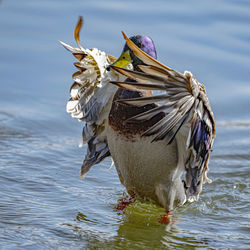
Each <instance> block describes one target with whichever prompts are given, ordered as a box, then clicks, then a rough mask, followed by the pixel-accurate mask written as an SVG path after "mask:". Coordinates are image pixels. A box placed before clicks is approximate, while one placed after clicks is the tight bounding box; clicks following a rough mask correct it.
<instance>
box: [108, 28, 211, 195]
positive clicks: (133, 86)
mask: <svg viewBox="0 0 250 250" xmlns="http://www.w3.org/2000/svg"><path fill="white" fill-rule="evenodd" d="M123 35H124V37H125V39H126V41H127V44H128V46H129V47H130V49H131V50H132V51H133V52H134V54H135V55H136V56H137V57H138V58H139V59H140V60H142V61H143V62H144V63H145V64H146V65H140V66H139V68H140V69H141V71H142V72H135V71H131V70H126V69H121V68H117V67H112V68H113V69H114V70H115V71H117V72H119V73H121V74H123V75H125V76H126V77H128V78H129V79H133V80H135V81H136V82H132V81H125V82H121V81H120V82H119V81H112V83H113V84H115V85H117V86H119V87H122V88H126V89H130V90H136V91H141V90H145V89H146V90H157V91H160V92H161V94H160V95H154V96H153V97H141V98H135V99H125V100H124V99H123V100H120V101H119V102H122V103H124V104H128V105H135V106H143V105H146V104H150V103H157V104H158V105H157V106H156V107H155V108H153V109H151V110H149V111H146V112H143V113H141V114H139V115H136V116H134V117H132V118H131V119H129V121H128V122H139V121H141V122H143V121H144V120H148V119H150V118H152V117H154V116H155V115H157V114H158V113H159V112H164V113H165V116H164V117H163V118H162V119H161V120H160V121H159V122H157V123H156V124H154V125H153V126H152V127H150V128H149V129H148V130H147V131H145V132H144V134H143V135H144V136H149V135H151V136H154V137H153V138H154V139H153V141H158V140H163V139H164V140H166V142H167V143H168V144H169V143H171V142H172V141H173V139H174V138H175V137H176V134H177V133H178V131H179V130H180V129H181V128H184V127H188V130H187V131H188V132H187V133H186V148H185V152H180V153H181V154H182V155H185V164H186V166H185V167H186V171H187V174H186V188H187V194H188V196H189V197H191V196H192V197H195V196H196V197H198V195H199V193H200V191H201V188H202V183H203V182H206V181H209V179H208V178H207V177H206V173H207V170H208V160H209V156H210V151H211V148H212V145H213V141H214V138H215V122H214V116H213V112H212V110H211V107H210V104H209V101H208V98H207V96H206V91H205V87H204V86H203V85H202V84H200V83H199V82H198V81H197V80H196V78H195V77H194V76H193V75H192V73H190V72H188V71H185V72H184V74H181V73H179V72H177V71H175V70H173V69H171V68H169V67H167V66H165V65H163V64H161V63H160V62H158V61H157V60H155V59H154V58H152V57H150V56H149V55H148V54H146V53H145V52H143V51H142V50H141V49H140V48H138V47H137V46H136V45H135V44H134V43H133V42H132V41H131V40H130V39H128V38H127V37H126V35H125V34H124V33H123Z"/></svg>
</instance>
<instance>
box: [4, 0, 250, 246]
mask: <svg viewBox="0 0 250 250" xmlns="http://www.w3.org/2000/svg"><path fill="white" fill-rule="evenodd" d="M79 15H83V16H84V18H85V26H84V29H83V31H82V34H81V39H82V43H83V45H84V46H86V47H98V48H100V49H102V50H105V51H107V52H109V53H111V54H113V55H115V56H118V55H119V53H120V51H121V48H122V44H123V38H122V36H121V33H120V31H121V30H124V31H125V32H126V33H127V34H128V35H132V34H136V33H144V34H148V35H150V36H151V37H152V38H153V39H154V41H155V44H156V47H157V51H158V56H159V59H160V60H161V61H163V62H164V63H167V64H168V65H169V66H171V67H173V68H175V69H178V70H179V71H184V70H185V69H187V70H190V71H192V72H193V73H194V74H195V75H196V77H197V78H198V79H199V80H200V81H201V82H204V83H205V84H206V88H207V92H208V95H209V98H210V101H211V105H212V108H213V110H214V113H215V117H216V121H217V137H216V141H215V145H214V151H213V154H212V158H211V161H210V169H211V170H210V172H209V176H210V177H211V178H212V179H213V183H212V184H210V185H205V186H204V191H203V193H202V195H201V197H200V200H199V201H198V202H196V203H193V204H187V205H185V206H183V207H180V208H178V209H176V210H175V211H174V215H173V218H174V221H173V222H172V223H171V224H169V225H161V224H159V223H158V219H159V217H160V215H161V214H162V213H163V212H164V210H163V209H161V208H159V207H157V206H155V205H153V204H148V203H146V204H145V203H139V202H136V203H135V204H133V205H131V206H130V207H128V209H127V210H126V212H125V213H119V212H117V211H116V210H115V206H116V204H117V203H118V200H119V199H120V198H121V197H123V193H124V191H125V189H124V188H123V187H122V186H121V184H120V182H119V180H118V177H117V174H116V172H115V170H114V168H112V169H109V166H110V160H105V161H104V162H102V163H101V164H99V165H98V166H95V167H93V168H92V169H91V171H90V172H89V174H88V175H87V177H86V179H85V180H84V181H81V180H80V178H79V170H80V165H81V162H82V159H83V155H84V152H85V148H83V149H82V148H78V146H77V145H78V142H79V138H80V133H81V126H82V125H81V124H80V123H78V122H77V121H75V120H73V119H71V118H70V117H69V115H68V114H66V112H65V104H66V101H67V99H68V88H69V86H70V85H71V83H72V80H71V74H72V73H73V72H74V68H73V66H72V62H73V59H72V57H71V55H70V54H69V53H68V52H66V51H65V50H64V49H63V48H62V47H61V46H60V44H59V43H58V41H57V40H59V39H60V40H62V41H65V42H68V43H72V44H73V28H74V26H75V24H76V21H77V18H78V16H79ZM249 24H250V3H249V1H243V0H241V1H236V0H235V1H226V0H225V1H215V0H214V1H194V0H192V1H188V2H184V1H175V2H167V1H163V0H162V1H160V0H157V1H153V2H152V1H137V2H134V1H132V0H130V1H115V0H109V1H88V0H84V1H80V0H78V1H66V0H61V1H48V0H44V1H31V0H26V1H20V0H19V1H17V0H16V1H15V0H8V1H7V0H3V1H1V2H0V79H1V81H0V84H1V91H0V156H1V157H0V197H1V198H0V248H2V249H48V248H51V249H69V248H70V249H85V248H88V249H95V248H108V249H115V248H117V249H123V248H133V249H141V248H148V249H157V248H161V249H162V248H168V249H176V248H186V249H201V248H208V249H217V248H220V249H225V248H230V249H240V248H242V249H246V248H249V245H248V243H249V238H250V237H249V232H250V230H249V224H250V220H249V198H250V196H249V174H250V171H249V165H250V112H249V106H250V83H249V79H250V74H249V72H250V29H249Z"/></svg>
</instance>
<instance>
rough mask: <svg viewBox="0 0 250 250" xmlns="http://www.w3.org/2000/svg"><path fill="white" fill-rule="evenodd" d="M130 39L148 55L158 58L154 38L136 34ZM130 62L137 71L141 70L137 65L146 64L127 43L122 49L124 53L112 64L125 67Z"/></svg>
mask: <svg viewBox="0 0 250 250" xmlns="http://www.w3.org/2000/svg"><path fill="white" fill-rule="evenodd" d="M130 40H131V41H132V42H133V43H134V44H135V45H136V46H138V47H139V48H140V49H141V50H143V51H144V52H146V53H147V54H148V55H150V56H152V57H153V58H155V59H157V54H156V50H155V45H154V42H153V40H152V39H151V38H150V37H148V36H143V35H136V36H132V37H130ZM130 63H131V64H132V65H133V68H134V70H137V71H139V69H138V67H137V66H138V65H143V64H144V63H143V62H142V61H141V60H140V59H139V58H137V57H136V56H135V54H134V53H133V52H132V50H131V49H130V48H129V47H128V45H127V44H125V45H124V47H123V50H122V54H121V55H120V57H119V58H118V59H117V60H116V61H115V62H114V63H113V64H112V65H113V66H116V67H120V68H125V67H126V66H127V65H129V64H130ZM107 69H108V68H107Z"/></svg>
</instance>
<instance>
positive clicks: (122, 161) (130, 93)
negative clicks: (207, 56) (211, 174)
mask: <svg viewBox="0 0 250 250" xmlns="http://www.w3.org/2000/svg"><path fill="white" fill-rule="evenodd" d="M81 26H82V19H81V18H80V19H79V21H78V24H77V26H76V28H75V39H76V42H77V44H78V45H79V48H74V47H72V46H70V45H67V44H65V43H63V42H61V43H62V45H63V46H64V47H65V48H66V49H68V50H69V51H70V52H71V53H72V54H73V55H74V56H75V57H76V58H77V59H78V60H79V62H76V63H74V65H75V66H76V67H77V69H78V70H79V71H78V72H76V73H75V74H73V80H74V83H73V85H72V86H71V88H70V99H69V101H68V103H67V108H66V110H67V112H68V113H70V114H71V115H72V117H75V118H78V119H79V120H80V121H84V122H85V125H84V128H83V132H82V143H83V144H85V143H87V145H88V149H87V154H86V157H85V159H84V162H83V165H82V168H81V176H82V177H84V176H85V175H86V173H87V172H88V171H89V169H90V168H91V166H93V165H95V164H98V163H99V162H101V161H102V160H103V159H104V158H106V157H112V159H113V161H114V164H115V167H116V170H117V172H118V175H119V178H120V181H121V183H122V184H123V185H124V186H125V187H126V189H127V191H128V193H129V194H130V195H131V196H132V197H136V198H137V199H142V200H151V201H154V202H156V203H158V204H159V205H161V206H162V207H164V208H165V209H166V210H172V209H173V208H174V207H176V206H178V205H182V204H184V203H185V202H186V201H190V202H192V201H194V200H197V199H198V197H199V194H200V192H201V191H202V185H203V183H205V182H211V180H210V179H209V178H208V177H207V171H208V161H209V158H210V153H211V149H212V145H213V141H214V138H215V122H214V115H213V112H212V109H211V107H210V104H209V101H208V98H207V95H206V91H205V87H204V85H203V84H201V83H199V82H198V81H197V80H196V78H195V77H194V75H193V74H192V73H191V72H188V71H185V72H184V74H182V73H179V72H177V71H175V70H173V69H171V68H169V67H167V66H165V65H164V64H162V63H160V62H159V61H157V58H156V57H157V56H156V50H155V46H154V43H153V41H152V39H151V38H149V37H147V36H141V35H137V36H133V37H131V38H130V39H129V38H128V37H127V36H126V35H125V33H123V36H124V38H125V40H126V44H125V46H124V48H123V51H122V54H121V56H120V57H119V58H118V59H116V58H115V57H113V56H111V55H108V54H106V53H105V52H101V51H100V50H98V49H84V48H83V47H82V46H81V44H80V41H79V32H80V29H81Z"/></svg>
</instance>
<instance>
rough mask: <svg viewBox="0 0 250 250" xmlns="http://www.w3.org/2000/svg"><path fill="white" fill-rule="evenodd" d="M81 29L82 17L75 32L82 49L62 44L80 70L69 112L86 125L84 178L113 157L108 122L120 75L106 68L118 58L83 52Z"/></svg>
mask: <svg viewBox="0 0 250 250" xmlns="http://www.w3.org/2000/svg"><path fill="white" fill-rule="evenodd" d="M81 27H82V18H81V17H80V18H79V21H78V23H77V25H76V28H75V32H74V36H75V40H76V42H77V44H78V45H79V48H75V47H72V46H70V45H68V44H66V43H64V42H61V41H60V43H61V44H62V45H63V46H64V47H65V48H66V49H67V50H68V51H70V52H71V53H72V54H73V55H74V56H75V58H76V59H77V60H78V62H75V63H74V65H75V67H76V68H77V69H78V71H77V72H76V73H74V74H73V76H72V78H73V80H74V83H73V84H72V86H71V88H70V99H69V101H68V103H67V106H66V110H67V112H68V113H70V114H71V116H72V117H73V118H77V119H78V120H79V121H84V122H85V126H84V128H83V131H82V142H83V143H82V144H85V143H88V149H87V154H86V157H85V159H84V162H83V165H82V169H81V176H82V177H84V176H85V174H86V173H87V172H88V170H89V169H90V167H91V166H92V165H94V164H96V163H99V162H100V161H102V160H103V159H104V158H105V157H107V156H109V155H110V153H109V148H108V144H107V140H106V129H105V121H106V119H107V117H108V113H109V109H110V105H111V102H112V99H113V95H114V94H115V92H116V90H117V87H116V86H114V85H112V84H110V83H109V81H110V80H111V79H118V78H117V77H118V74H114V72H107V70H106V67H107V66H108V65H109V64H110V63H112V62H113V61H114V60H115V59H116V58H115V57H112V56H110V55H108V54H106V53H105V52H102V51H100V50H98V49H96V48H93V49H84V48H83V47H82V45H81V44H80V40H79V32H80V30H81Z"/></svg>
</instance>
